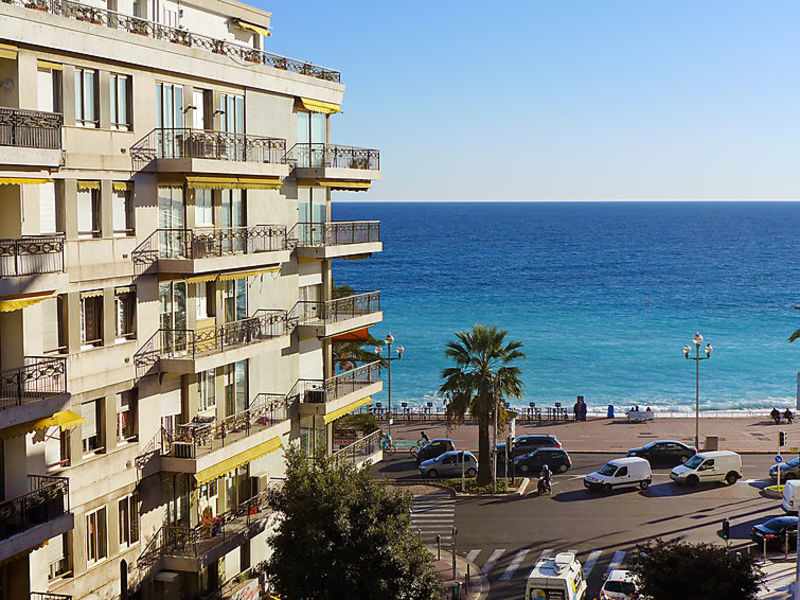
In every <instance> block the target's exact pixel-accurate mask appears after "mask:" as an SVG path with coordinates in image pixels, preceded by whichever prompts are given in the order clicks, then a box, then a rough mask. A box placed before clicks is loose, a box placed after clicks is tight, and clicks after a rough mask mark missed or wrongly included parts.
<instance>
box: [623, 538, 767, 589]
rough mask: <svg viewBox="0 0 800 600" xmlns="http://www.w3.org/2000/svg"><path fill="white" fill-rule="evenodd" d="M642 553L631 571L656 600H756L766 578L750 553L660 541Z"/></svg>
mask: <svg viewBox="0 0 800 600" xmlns="http://www.w3.org/2000/svg"><path fill="white" fill-rule="evenodd" d="M638 550H639V552H638V555H637V556H636V557H635V558H634V560H633V564H632V567H631V568H632V570H633V572H634V573H636V575H637V576H638V577H639V580H640V581H641V585H642V590H641V592H642V594H643V596H645V597H648V598H652V600H675V599H676V598H680V599H681V600H708V599H709V598H725V599H726V600H754V599H755V598H756V597H757V594H758V590H759V587H760V586H761V582H762V581H763V578H764V577H763V574H762V572H761V569H760V568H759V567H758V565H756V563H755V561H754V559H752V558H750V557H749V556H748V555H747V553H744V552H743V553H742V554H741V555H740V557H738V558H737V556H736V553H729V551H728V550H727V549H726V548H725V547H723V546H715V545H713V544H689V543H686V542H665V541H663V540H660V539H658V540H654V541H651V542H648V543H647V544H643V545H640V546H638Z"/></svg>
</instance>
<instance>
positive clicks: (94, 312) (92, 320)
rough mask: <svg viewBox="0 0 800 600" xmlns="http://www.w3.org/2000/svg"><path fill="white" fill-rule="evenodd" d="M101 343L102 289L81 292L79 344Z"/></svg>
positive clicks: (95, 344)
mask: <svg viewBox="0 0 800 600" xmlns="http://www.w3.org/2000/svg"><path fill="white" fill-rule="evenodd" d="M102 345H103V290H94V291H91V292H83V293H82V294H81V346H83V347H91V346H102Z"/></svg>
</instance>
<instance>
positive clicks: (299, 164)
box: [286, 144, 381, 191]
mask: <svg viewBox="0 0 800 600" xmlns="http://www.w3.org/2000/svg"><path fill="white" fill-rule="evenodd" d="M286 156H287V160H288V161H289V163H291V164H292V165H293V166H294V168H295V176H296V177H297V178H298V179H301V180H305V181H306V182H307V183H308V184H310V185H320V186H323V187H328V188H330V189H332V190H345V191H360V190H361V191H363V190H367V189H369V187H370V182H372V181H377V180H379V179H380V178H381V171H380V169H381V153H380V151H379V150H376V149H374V148H358V147H356V146H340V145H338V144H295V145H294V146H292V149H291V150H289V152H288V154H287V155H286Z"/></svg>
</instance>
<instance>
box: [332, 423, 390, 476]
mask: <svg viewBox="0 0 800 600" xmlns="http://www.w3.org/2000/svg"><path fill="white" fill-rule="evenodd" d="M382 435H383V431H381V430H378V431H373V432H372V433H370V434H369V435H365V436H364V437H362V438H361V439H359V440H356V441H355V442H353V443H352V444H349V445H347V446H345V447H344V448H340V449H339V450H337V451H336V452H334V453H333V454H332V455H331V458H332V459H333V462H334V464H335V465H336V467H337V468H338V467H339V466H341V465H343V464H351V465H353V466H354V467H355V468H356V469H360V468H361V467H363V466H364V463H365V462H367V461H370V462H372V463H373V464H374V463H376V462H380V461H381V460H383V449H382V448H381V436H382Z"/></svg>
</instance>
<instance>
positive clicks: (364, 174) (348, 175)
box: [294, 167, 381, 181]
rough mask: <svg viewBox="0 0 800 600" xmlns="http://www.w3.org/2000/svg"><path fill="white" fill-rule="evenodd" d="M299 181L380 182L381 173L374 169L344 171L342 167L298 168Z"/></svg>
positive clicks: (296, 173) (296, 174) (296, 172)
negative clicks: (344, 180)
mask: <svg viewBox="0 0 800 600" xmlns="http://www.w3.org/2000/svg"><path fill="white" fill-rule="evenodd" d="M294 175H295V177H297V178H298V179H347V180H349V181H380V179H381V172H380V171H377V170H373V169H342V168H340V167H297V168H296V169H295V170H294Z"/></svg>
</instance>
